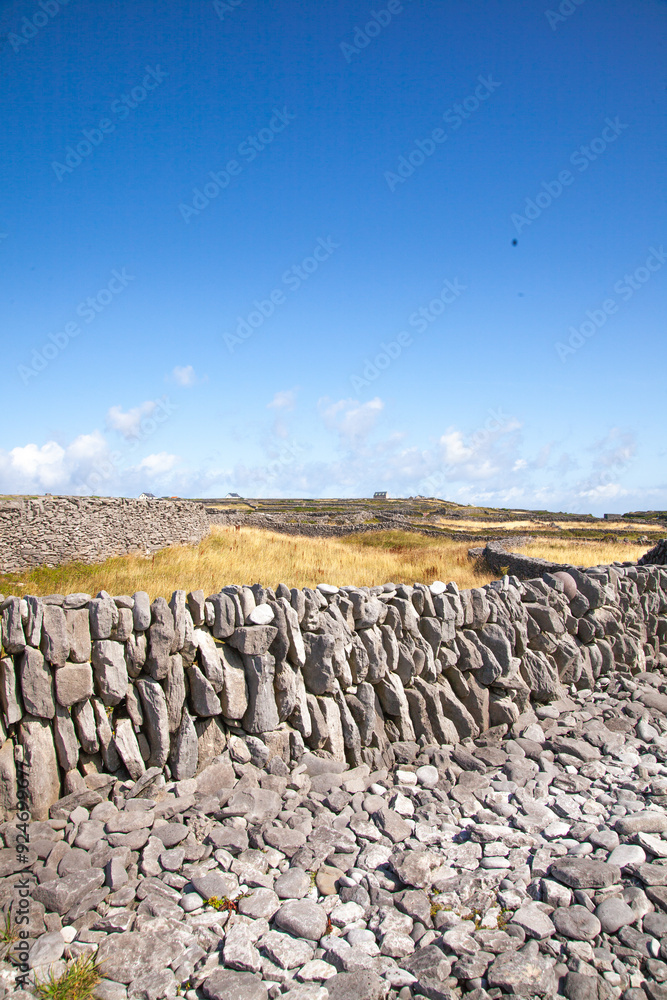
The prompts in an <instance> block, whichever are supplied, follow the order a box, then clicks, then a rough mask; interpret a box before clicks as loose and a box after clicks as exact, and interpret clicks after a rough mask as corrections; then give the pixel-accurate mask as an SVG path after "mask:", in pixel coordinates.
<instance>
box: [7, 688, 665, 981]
mask: <svg viewBox="0 0 667 1000" xmlns="http://www.w3.org/2000/svg"><path fill="white" fill-rule="evenodd" d="M666 686H667V678H666V677H665V674H664V673H662V672H660V673H658V672H655V673H651V674H641V673H640V674H636V675H634V677H632V678H631V677H630V676H629V674H627V675H622V674H618V673H616V674H613V675H611V677H605V678H601V679H600V680H599V682H598V687H597V690H595V691H590V690H585V691H579V692H575V691H572V692H571V698H568V699H565V700H561V701H560V702H556V703H552V704H551V705H545V706H537V707H536V713H537V714H536V715H533V713H532V711H529V712H528V713H524V715H523V716H522V717H521V718H520V719H519V721H518V722H516V723H515V724H514V725H513V727H512V729H511V731H510V732H508V731H507V727H506V726H500V727H496V729H494V730H490V731H488V732H487V733H485V734H484V736H483V737H481V738H479V739H477V740H475V741H474V742H473V741H470V740H469V741H464V742H462V743H459V744H457V745H456V746H452V747H448V746H445V747H442V746H433V745H428V744H426V743H425V740H424V739H423V738H422V740H421V742H420V743H419V744H418V743H397V744H394V751H395V754H396V758H397V761H398V762H399V763H397V765H396V767H395V768H393V769H392V771H391V772H388V771H387V770H381V771H375V772H374V773H370V770H369V768H368V766H366V765H363V766H360V767H357V768H354V769H352V770H350V769H348V768H347V766H346V765H345V764H343V763H340V762H336V761H332V760H328V759H325V758H324V757H321V756H318V755H316V754H313V753H310V752H301V751H302V749H303V748H302V747H301V748H299V747H298V746H297V747H292V755H291V758H290V760H287V761H286V760H284V759H283V758H282V757H280V756H277V755H276V756H273V757H271V758H270V759H269V752H270V751H269V750H268V748H267V747H266V746H265V745H264V744H263V743H262V742H261V741H260V740H259V739H257V738H253V737H245V738H243V739H240V738H238V737H231V739H230V741H229V744H228V746H227V749H226V750H225V752H224V753H223V754H222V755H221V756H219V757H218V758H217V759H216V760H215V761H214V762H213V763H212V764H210V765H209V766H208V767H207V768H205V770H203V771H202V772H201V773H200V774H199V775H198V777H196V778H192V779H188V780H185V781H180V782H165V778H164V777H163V775H162V774H161V773H160V772H159V771H158V770H157V769H156V768H153V769H151V770H149V771H148V772H146V774H144V775H143V776H142V777H141V778H140V779H139V780H138V781H137V782H134V783H133V782H130V781H128V782H125V783H123V782H120V781H116V780H115V779H113V778H110V777H109V778H106V777H105V776H100V777H99V784H100V787H99V788H98V789H94V790H88V791H84V792H79V793H77V794H74V795H71V796H69V797H68V798H67V799H62V800H60V802H58V803H56V805H55V806H53V807H52V808H51V818H50V819H49V820H48V821H45V822H38V823H32V824H31V826H30V831H29V832H30V845H29V854H28V856H27V857H26V858H25V859H24V861H23V864H21V863H20V862H19V861H18V860H17V851H16V842H17V839H18V837H19V830H18V829H17V825H16V822H8V823H5V824H3V825H2V826H1V827H0V834H1V837H2V842H3V844H4V849H2V850H0V879H1V881H0V906H2V908H3V909H4V911H5V913H9V912H10V911H11V912H12V913H13V914H14V916H16V914H18V913H20V912H21V910H20V906H21V904H20V903H19V898H20V887H21V886H24V885H26V884H29V888H30V931H31V937H32V941H31V949H30V962H29V964H30V966H31V970H32V971H31V972H30V980H31V982H34V979H35V977H37V979H43V978H45V976H46V975H47V973H48V972H49V969H50V970H51V971H52V973H53V974H55V975H58V974H59V973H60V972H64V971H65V969H66V965H67V960H68V959H71V958H74V957H77V956H80V955H83V954H88V953H95V955H96V957H97V959H98V960H99V962H100V964H101V968H102V971H103V973H104V976H105V978H104V979H103V981H102V983H101V985H100V986H99V987H98V988H97V991H96V996H97V997H98V998H100V1000H125V998H126V997H128V998H134V997H137V998H146V1000H159V998H161V997H172V996H176V995H182V994H184V995H185V997H186V998H187V1000H197V998H199V997H206V998H210V1000H267V998H268V997H271V998H272V1000H276V998H278V997H283V996H284V997H285V998H287V1000H327V997H329V1000H348V998H349V1000H384V998H391V1000H393V998H396V997H398V998H399V1000H409V998H411V997H413V996H423V997H427V998H428V1000H448V998H454V997H459V996H461V995H462V994H464V995H465V996H466V997H467V1000H486V998H487V997H493V998H498V997H504V996H512V995H517V994H518V995H521V996H524V997H542V996H548V995H552V994H556V993H558V994H559V995H564V996H566V997H569V998H570V1000H597V998H600V1000H602V998H616V997H623V998H624V1000H644V998H645V997H647V998H650V1000H657V998H663V997H667V863H666V862H667V812H665V809H664V804H665V803H667V695H666V694H664V693H662V691H663V689H664V688H665V687H666ZM26 865H27V868H26ZM28 871H29V872H30V876H29V878H28V880H27V882H26V873H27V872H28ZM21 895H23V894H21ZM16 974H17V970H16V967H15V966H14V965H12V964H11V963H10V962H9V961H4V962H2V963H0V995H4V996H9V997H11V998H12V1000H25V998H27V997H28V996H29V995H31V994H30V993H28V992H26V991H25V990H15V986H16ZM663 984H664V985H663Z"/></svg>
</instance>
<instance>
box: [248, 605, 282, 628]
mask: <svg viewBox="0 0 667 1000" xmlns="http://www.w3.org/2000/svg"><path fill="white" fill-rule="evenodd" d="M274 618H275V615H274V613H273V608H270V607H269V605H268V604H258V605H257V607H255V608H253V609H252V611H251V612H250V614H249V615H248V617H247V618H246V621H248V622H251V623H252V624H253V625H270V624H271V622H272V621H273V619H274Z"/></svg>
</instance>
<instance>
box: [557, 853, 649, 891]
mask: <svg viewBox="0 0 667 1000" xmlns="http://www.w3.org/2000/svg"><path fill="white" fill-rule="evenodd" d="M666 873H667V869H666ZM549 875H550V877H551V878H555V879H558V881H559V882H563V883H564V884H565V885H569V886H570V888H571V889H606V887H607V886H608V885H615V884H616V883H617V882H620V880H621V870H620V868H618V867H617V866H616V865H610V864H608V863H607V862H605V861H597V860H595V859H593V858H569V857H566V858H560V859H559V860H558V861H555V862H554V863H553V864H552V865H551V867H550V869H549Z"/></svg>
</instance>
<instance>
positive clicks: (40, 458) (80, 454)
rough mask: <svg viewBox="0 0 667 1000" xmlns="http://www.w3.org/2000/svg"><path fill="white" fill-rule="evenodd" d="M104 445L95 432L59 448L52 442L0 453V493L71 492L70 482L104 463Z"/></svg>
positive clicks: (72, 490)
mask: <svg viewBox="0 0 667 1000" xmlns="http://www.w3.org/2000/svg"><path fill="white" fill-rule="evenodd" d="M107 454H108V448H107V443H106V441H105V440H104V437H103V436H102V434H100V433H99V431H94V432H93V433H92V434H81V435H79V437H77V438H75V439H74V441H72V442H71V444H69V445H67V446H66V447H64V448H63V446H62V445H60V444H58V443H57V442H56V441H47V442H46V444H43V445H37V444H26V445H22V446H18V447H16V448H12V449H11V451H9V452H5V451H0V492H6V493H12V492H17V493H35V492H37V493H39V492H41V491H44V492H52V491H56V492H74V489H73V485H74V480H75V479H76V480H77V481H80V478H81V475H83V474H87V472H88V471H89V470H90V469H91V467H93V466H94V465H95V464H96V463H100V462H102V461H104V460H105V458H106V456H107Z"/></svg>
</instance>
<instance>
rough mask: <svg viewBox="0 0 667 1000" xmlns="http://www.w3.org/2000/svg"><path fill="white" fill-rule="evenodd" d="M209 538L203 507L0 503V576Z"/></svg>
mask: <svg viewBox="0 0 667 1000" xmlns="http://www.w3.org/2000/svg"><path fill="white" fill-rule="evenodd" d="M208 532H209V522H208V518H207V516H206V511H205V508H204V506H203V504H200V503H194V502H192V501H190V500H129V499H118V498H110V497H65V496H54V497H35V498H30V497H16V498H15V497H0V572H3V573H8V572H13V571H15V570H21V569H24V568H26V567H30V566H41V565H46V566H56V565H59V564H61V563H65V562H71V561H73V560H80V561H82V562H86V563H93V562H101V561H103V560H104V559H108V558H109V557H110V556H116V555H125V554H126V553H128V552H133V551H136V550H144V551H145V550H149V551H155V550H156V549H160V548H164V547H165V546H167V545H183V544H194V543H197V542H199V541H201V539H202V538H204V536H205V535H207V534H208Z"/></svg>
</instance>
